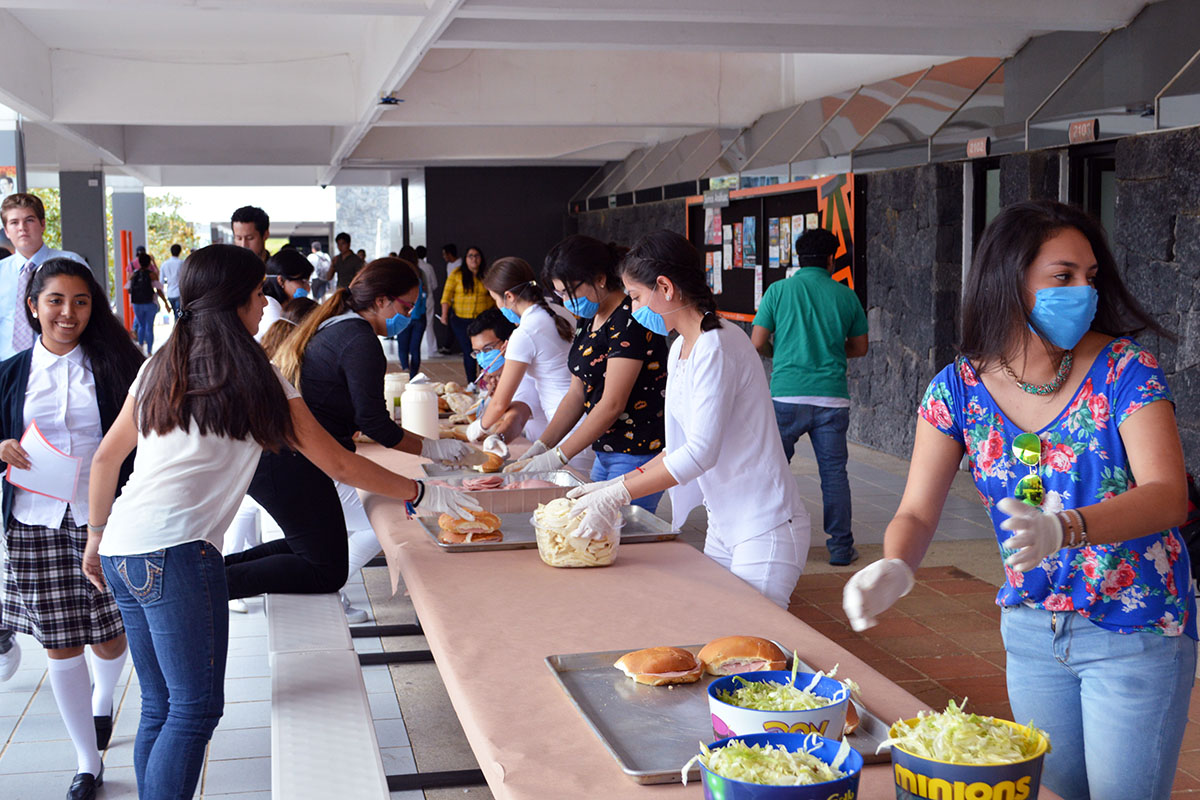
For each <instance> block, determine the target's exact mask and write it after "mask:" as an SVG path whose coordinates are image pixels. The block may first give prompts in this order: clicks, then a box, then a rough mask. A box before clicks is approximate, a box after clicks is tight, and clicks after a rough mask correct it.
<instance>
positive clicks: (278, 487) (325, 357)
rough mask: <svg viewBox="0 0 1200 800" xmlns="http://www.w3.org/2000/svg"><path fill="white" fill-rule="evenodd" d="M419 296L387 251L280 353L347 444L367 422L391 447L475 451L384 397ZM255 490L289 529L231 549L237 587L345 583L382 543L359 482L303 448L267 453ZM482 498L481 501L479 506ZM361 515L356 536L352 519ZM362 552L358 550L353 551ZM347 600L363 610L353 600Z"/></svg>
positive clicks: (462, 500)
mask: <svg viewBox="0 0 1200 800" xmlns="http://www.w3.org/2000/svg"><path fill="white" fill-rule="evenodd" d="M416 296H417V271H416V267H414V266H413V265H412V264H409V263H407V262H405V261H402V260H400V259H398V258H390V257H385V258H377V259H375V260H374V261H372V262H371V263H370V264H367V265H366V266H365V267H363V268H362V269H361V270H359V272H358V274H356V275H355V276H354V279H353V280H352V281H350V285H349V287H347V288H345V289H338V290H337V291H335V292H334V293H333V294H332V295H330V296H329V297H328V298H327V299H326V300H325V302H324V303H322V304H321V305H320V306H319V307H318V308H317V309H316V310H315V311H313V312H312V313H311V314H309V315H308V316H306V317H305V318H304V321H303V322H301V323H300V325H299V326H298V327H297V328H296V331H295V332H294V333H293V334H292V335H291V336H289V337H288V338H287V339H285V340H284V342H283V344H282V345H281V346H280V347H279V349H278V350H277V351H276V353H275V363H276V364H278V365H279V367H280V369H281V370H282V372H283V375H284V376H285V377H286V378H287V379H288V380H289V381H292V382H293V385H295V386H297V387H298V388H299V390H300V395H301V396H302V397H303V398H304V401H305V403H307V405H308V408H310V409H311V410H312V414H313V417H314V418H315V419H316V420H317V422H318V423H319V424H320V425H321V426H322V427H323V428H324V429H325V430H326V431H328V433H329V434H330V435H331V436H333V438H334V439H335V440H336V441H337V442H338V444H340V445H341V446H342V447H344V448H345V449H346V450H348V451H351V452H353V450H354V433H355V432H356V431H362V432H363V433H364V434H366V435H367V436H369V437H371V439H373V440H374V441H376V442H378V443H379V444H381V445H383V446H384V447H391V448H395V449H397V450H401V451H403V452H406V453H413V454H414V455H421V456H423V457H425V458H432V459H435V460H442V461H445V460H453V459H455V458H458V457H461V456H462V455H464V454H466V453H467V452H469V451H470V448H469V447H468V446H467V445H465V444H463V443H462V442H456V441H454V440H452V439H424V438H422V437H420V436H417V435H416V434H414V433H410V432H408V431H405V430H404V429H402V428H401V427H400V426H399V425H397V424H396V423H395V422H394V421H393V420H392V416H391V414H390V413H389V409H388V408H387V406H386V404H385V403H384V401H383V376H384V375H385V374H386V373H387V357H386V356H385V355H384V354H383V348H382V347H380V345H379V337H380V336H383V335H385V334H386V333H387V332H388V330H389V328H390V329H392V330H394V329H395V327H396V326H397V325H402V324H407V322H408V320H409V314H410V312H411V309H412V304H413V301H414V300H415V299H416ZM250 496H251V497H253V498H254V500H256V501H257V502H258V503H259V504H260V505H261V506H262V507H263V508H264V509H265V510H266V511H267V513H268V514H270V515H271V516H272V517H274V519H275V521H276V522H277V523H278V524H279V527H280V528H281V529H283V533H284V538H283V539H279V540H276V541H273V542H267V543H265V544H262V545H259V546H257V547H253V548H251V549H249V550H246V551H244V552H241V553H233V554H230V555H229V556H228V557H227V558H226V566H227V567H228V570H229V572H228V580H229V594H230V597H231V598H234V599H238V598H242V597H250V596H252V595H256V594H262V593H263V592H293V593H309V592H336V591H338V590H339V589H341V588H342V586H343V585H344V584H345V583H346V580H347V578H348V576H349V575H353V574H355V573H357V572H358V571H359V570H360V569H362V567H363V566H364V565H365V564H366V562H367V561H370V560H371V558H373V557H374V556H375V554H376V553H378V552H379V540H378V539H377V538H376V537H375V533H374V531H373V530H372V529H371V527H370V525H369V524H365V525H364V524H362V523H363V522H365V514H364V512H363V511H362V503H361V501H360V500H359V498H358V493H357V492H355V491H354V490H353V488H352V487H343V488H341V489H339V487H338V486H337V485H336V484H335V482H334V481H331V480H330V479H329V478H328V477H326V476H325V475H324V474H322V472H321V470H319V469H317V468H315V466H314V465H313V464H311V463H309V462H308V460H307V459H305V458H304V457H303V456H302V455H300V454H299V453H294V452H290V451H283V452H279V453H264V454H263V457H262V460H261V462H260V464H259V467H258V470H257V471H256V472H255V475H254V480H253V481H252V482H251V484H250ZM473 505H475V504H474V501H468V500H466V496H465V495H463V494H460V493H458V492H455V491H454V490H452V489H449V488H448V487H445V486H429V487H426V489H425V501H424V507H425V508H427V509H434V508H437V509H438V510H441V511H449V512H450V513H452V514H454V515H455V516H460V517H461V516H463V515H464V511H465V509H466V508H468V507H469V506H473ZM476 507H477V506H476ZM347 517H351V518H353V519H356V520H358V524H357V525H356V526H355V529H354V536H353V537H351V539H350V541H349V544H347V529H346V519H347ZM351 553H353V557H352V556H351ZM343 605H345V606H346V607H347V611H348V612H350V613H351V614H353V616H356V617H359V621H361V618H362V616H363V614H361V613H358V614H354V612H353V611H351V609H350V608H349V601H348V600H347V599H345V596H344V595H343Z"/></svg>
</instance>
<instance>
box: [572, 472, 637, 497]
mask: <svg viewBox="0 0 1200 800" xmlns="http://www.w3.org/2000/svg"><path fill="white" fill-rule="evenodd" d="M616 483H619V484H621V485H622V486H623V485H624V484H625V476H624V475H620V476H618V477H616V478H609V479H608V480H606V481H596V482H595V483H585V484H584V485H583V486H576V487H575V488H574V489H572V490H571V491H569V492H567V497H569V498H570V499H572V500H578V499H579V498H581V497H583V496H585V495H589V494H591V493H592V492H598V491H600V490H601V489H604V488H606V487H609V486H612V485H613V484H616Z"/></svg>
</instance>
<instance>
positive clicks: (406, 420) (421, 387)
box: [400, 381, 440, 439]
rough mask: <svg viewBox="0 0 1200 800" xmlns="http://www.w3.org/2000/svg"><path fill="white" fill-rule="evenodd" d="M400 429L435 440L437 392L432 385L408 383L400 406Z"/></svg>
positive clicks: (438, 433) (436, 436) (436, 435)
mask: <svg viewBox="0 0 1200 800" xmlns="http://www.w3.org/2000/svg"><path fill="white" fill-rule="evenodd" d="M400 420H401V422H400V427H402V428H404V430H406V431H411V432H412V433H415V434H417V435H418V436H424V437H425V438H426V439H436V438H438V436H439V435H440V430H439V428H438V401H437V392H435V391H434V390H433V384H432V383H425V382H418V381H409V382H408V385H407V386H405V387H404V395H403V397H402V399H401V404H400Z"/></svg>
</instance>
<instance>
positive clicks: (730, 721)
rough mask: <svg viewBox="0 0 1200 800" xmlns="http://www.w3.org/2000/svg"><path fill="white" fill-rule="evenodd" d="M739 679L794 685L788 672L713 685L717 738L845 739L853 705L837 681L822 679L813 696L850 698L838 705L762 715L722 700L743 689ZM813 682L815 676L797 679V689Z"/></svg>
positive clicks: (757, 674) (721, 680)
mask: <svg viewBox="0 0 1200 800" xmlns="http://www.w3.org/2000/svg"><path fill="white" fill-rule="evenodd" d="M738 679H741V680H745V681H748V682H751V683H764V682H768V681H773V682H775V683H783V684H786V683H789V682H790V681H791V679H792V673H791V672H788V671H786V670H765V671H763V672H743V673H741V674H738V675H726V676H725V677H723V678H717V679H716V680H715V681H713V682H712V683H710V684H709V685H708V710H709V712H710V714H711V715H712V724H713V735H714V737H715V738H718V739H720V738H723V737H726V736H741V735H743V734H751V733H799V734H808V733H815V734H817V735H818V736H825V737H827V738H829V739H841V738H842V728H843V727H844V726H845V723H846V709H847V707H848V706H849V705H850V699H849V694H848V693H846V691H845V687H843V686H842V684H841V683H839V682H838V681H837V680H835V679H833V678H827V677H822V678H821V680H820V681H818V682H817V685H816V686H815V687H813V690H812V691H813V694H815V695H818V696H820V697H827V698H829V699H830V700H832V699H833V698H834V697H836V696H837V695H838V694H839V693H842V694H845V695H846V696H845V697H843V698H842V699H841V700H838V701H837V702H835V703H831V704H830V705H827V706H823V707H821V708H810V709H806V710H803V711H760V710H758V709H755V708H742V707H740V706H735V705H730V704H729V703H726V702H725V701H723V700H721V699H719V698H718V695H717V693H718V692H732V691H734V690H735V689H737V688H738V687H739V686H740V685H741V684H740V683H739V682H738ZM812 679H813V673H811V672H801V673H799V674H797V675H796V686H798V687H800V688H804V687H805V686H808V684H810V683H811V682H812Z"/></svg>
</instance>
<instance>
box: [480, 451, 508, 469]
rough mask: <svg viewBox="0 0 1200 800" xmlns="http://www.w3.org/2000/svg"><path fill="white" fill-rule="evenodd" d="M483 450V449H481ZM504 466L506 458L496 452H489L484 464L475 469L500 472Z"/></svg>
mask: <svg viewBox="0 0 1200 800" xmlns="http://www.w3.org/2000/svg"><path fill="white" fill-rule="evenodd" d="M481 452H482V451H481ZM503 466H504V458H503V457H502V456H500V455H497V454H496V453H487V458H486V459H485V460H484V462H483V463H482V464H479V465H477V466H476V467H475V469H477V470H479V471H480V472H499V471H500V468H501V467H503Z"/></svg>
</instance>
